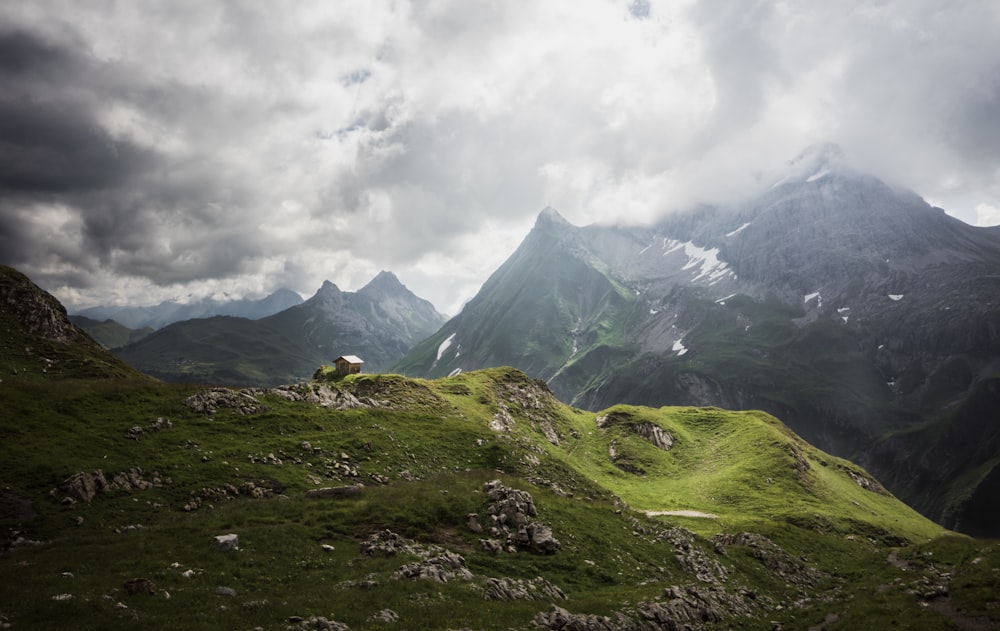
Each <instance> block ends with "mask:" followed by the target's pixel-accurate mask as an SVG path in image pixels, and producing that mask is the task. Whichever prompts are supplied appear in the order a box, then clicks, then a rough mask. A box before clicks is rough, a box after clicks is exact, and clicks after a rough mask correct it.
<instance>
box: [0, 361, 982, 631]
mask: <svg viewBox="0 0 1000 631" xmlns="http://www.w3.org/2000/svg"><path fill="white" fill-rule="evenodd" d="M4 386H6V384H4ZM42 393H44V396H39V395H40V394H42ZM0 398H2V404H3V405H4V409H7V410H13V411H15V412H16V414H17V416H18V418H19V419H21V422H20V423H18V424H16V425H13V424H11V423H9V422H8V421H4V423H3V426H2V438H3V440H2V443H0V444H2V445H3V447H0V449H2V452H3V453H2V454H0V455H2V459H0V471H2V476H3V479H4V480H9V481H11V483H10V484H9V485H8V486H7V488H6V489H5V491H4V492H3V495H2V502H3V505H4V511H3V513H2V514H3V515H4V517H3V518H2V521H3V523H2V524H0V526H2V527H3V532H5V533H7V538H6V541H5V544H4V553H3V555H2V556H0V564H2V566H3V572H2V576H4V579H3V580H2V581H0V602H3V603H4V606H3V611H2V612H0V615H2V616H3V619H4V621H5V622H6V623H8V624H11V625H12V628H25V627H28V628H34V627H41V626H49V627H51V626H60V625H61V624H63V623H64V621H65V620H67V619H68V618H72V619H73V621H74V622H73V624H74V628H80V629H87V628H94V629H97V628H101V629H113V628H134V626H135V625H136V624H141V625H143V626H146V627H154V628H185V629H213V628H257V627H259V628H265V629H285V628H289V627H291V628H295V629H318V628H352V629H362V628H396V627H399V628H410V629H441V628H463V627H464V628H476V629H509V628H519V629H521V628H539V627H541V628H550V629H559V628H566V625H576V626H570V627H569V628H581V629H597V628H605V629H671V628H676V627H675V626H674V625H688V626H689V627H690V628H692V629H700V628H770V625H771V624H772V621H778V622H780V623H781V624H783V625H785V626H784V628H806V627H808V626H812V625H825V626H824V628H827V629H831V630H832V629H851V628H857V626H858V625H860V624H869V625H872V624H873V625H876V626H890V625H891V624H892V623H893V621H894V622H895V623H896V624H898V625H901V626H903V627H904V628H914V627H920V628H927V629H947V628H953V626H952V625H954V624H956V621H958V622H963V621H969V620H971V621H975V622H976V624H981V625H989V624H991V622H990V620H991V616H992V617H993V618H992V620H993V621H994V623H1000V618H996V616H997V613H996V612H997V609H996V605H997V602H998V601H997V600H996V598H997V596H996V594H997V591H996V589H995V587H996V581H997V579H996V572H997V569H998V568H1000V550H998V549H996V547H995V546H991V545H988V544H986V543H984V542H977V541H975V540H971V539H967V538H964V537H958V536H955V535H950V534H948V533H947V532H946V531H944V530H943V529H941V528H940V527H938V526H936V525H934V524H933V523H931V522H929V521H927V520H926V519H924V518H922V517H920V516H919V515H917V514H916V513H915V512H913V511H912V510H911V509H909V508H907V507H906V506H905V505H903V504H902V503H900V502H899V501H898V500H896V499H894V498H893V497H891V496H890V495H889V494H887V493H886V492H885V491H884V490H883V489H882V488H881V487H880V486H879V484H878V483H877V481H875V480H874V479H872V478H871V477H870V476H869V475H868V474H867V473H865V472H864V470H862V469H860V468H859V467H857V466H855V465H852V464H851V463H849V462H846V461H843V460H840V459H838V458H834V457H832V456H829V455H826V454H824V453H822V452H820V451H819V450H816V449H815V448H813V447H811V446H809V445H808V444H806V443H804V442H803V441H802V440H801V439H799V438H798V437H796V436H795V435H794V434H792V433H791V432H790V431H789V430H788V429H787V428H785V427H784V426H783V425H782V424H781V423H780V422H778V421H777V420H776V419H774V418H773V417H770V416H768V415H766V414H763V413H759V412H726V411H723V410H719V409H712V408H708V409H699V408H662V409H652V408H642V407H635V406H615V407H612V408H610V409H608V410H604V411H602V412H600V413H597V414H595V413H591V412H584V411H581V410H578V409H573V408H570V407H567V406H565V405H564V404H561V403H559V402H558V401H557V400H556V399H555V398H554V397H553V396H552V395H551V393H550V392H549V391H548V389H547V388H546V387H545V385H544V384H543V383H540V382H537V381H535V380H532V379H530V378H528V377H527V376H525V375H524V374H523V373H520V372H518V371H515V370H512V369H493V370H489V371H480V372H475V373H466V374H462V375H459V376H457V377H453V378H448V379H440V380H435V381H424V380H411V379H406V378H403V377H399V376H393V375H357V376H352V377H349V378H347V379H345V380H343V381H334V382H329V381H319V382H312V383H306V384H300V385H297V386H284V387H280V388H275V389H270V390H244V391H236V390H225V389H213V390H200V389H198V388H194V387H189V386H169V385H163V384H152V383H147V384H144V385H143V384H137V383H136V384H134V385H129V386H127V387H124V388H122V387H118V388H115V389H113V390H110V389H107V388H102V387H100V384H99V383H91V384H86V383H83V382H73V383H71V384H63V385H62V386H60V387H59V388H55V389H53V388H52V387H51V386H45V385H43V384H37V383H36V384H23V385H22V386H21V387H19V388H11V387H2V388H0ZM5 418H9V417H5ZM39 427H44V431H37V430H36V429H34V428H39ZM80 444H86V445H90V446H92V447H93V448H91V449H86V450H80V449H78V448H76V447H75V445H80ZM42 454H44V456H43V455H42ZM230 535H235V537H236V539H232V538H231V537H229V536H230ZM220 538H221V539H220ZM231 546H235V548H233V549H229V548H230V547H231ZM336 625H343V626H336ZM600 625H604V626H600Z"/></svg>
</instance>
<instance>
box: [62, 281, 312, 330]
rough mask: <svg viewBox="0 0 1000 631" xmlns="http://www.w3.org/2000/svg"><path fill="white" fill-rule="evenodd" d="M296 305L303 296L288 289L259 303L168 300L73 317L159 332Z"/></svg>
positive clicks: (101, 309) (95, 309)
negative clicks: (197, 320) (176, 325)
mask: <svg viewBox="0 0 1000 631" xmlns="http://www.w3.org/2000/svg"><path fill="white" fill-rule="evenodd" d="M299 304H302V296H300V295H298V294H297V293H295V292H294V291H292V290H290V289H279V290H277V291H275V292H274V293H272V294H270V295H268V296H266V297H264V298H261V299H258V300H250V299H246V298H240V299H237V300H216V299H214V298H204V299H202V300H198V301H196V302H191V303H181V302H176V301H173V300H168V301H164V302H161V303H160V304H158V305H155V306H149V307H128V306H119V307H114V306H111V307H108V306H98V307H88V308H87V309H81V310H79V311H78V312H76V313H75V314H74V315H79V316H83V317H86V318H89V319H91V320H96V321H98V322H103V321H106V320H114V321H115V322H117V323H119V324H121V325H123V326H125V327H126V328H129V329H144V328H152V329H160V328H163V327H165V326H167V325H168V324H171V323H173V322H180V321H182V320H191V319H194V318H210V317H212V316H219V315H225V316H234V317H239V318H249V319H251V320H257V319H259V318H263V317H266V316H269V315H273V314H275V313H278V312H279V311H284V310H285V309H288V308H289V307H293V306H295V305H299Z"/></svg>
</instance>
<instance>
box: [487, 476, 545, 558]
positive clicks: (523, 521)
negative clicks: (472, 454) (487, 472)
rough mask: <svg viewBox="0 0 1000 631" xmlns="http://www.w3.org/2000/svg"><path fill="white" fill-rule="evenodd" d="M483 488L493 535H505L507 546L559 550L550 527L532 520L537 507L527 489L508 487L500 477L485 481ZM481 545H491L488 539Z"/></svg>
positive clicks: (535, 514)
mask: <svg viewBox="0 0 1000 631" xmlns="http://www.w3.org/2000/svg"><path fill="white" fill-rule="evenodd" d="M483 491H485V492H486V495H487V497H488V498H489V504H488V505H487V508H486V513H487V515H488V518H489V522H488V524H487V527H488V529H489V533H490V534H491V535H492V536H493V537H499V536H505V537H506V539H507V545H508V547H510V548H514V547H520V548H524V549H528V550H531V551H533V552H539V553H542V554H554V553H555V552H556V551H558V550H559V547H560V543H559V540H558V539H556V538H555V537H553V536H552V529H551V528H549V527H548V526H546V525H545V524H543V523H541V522H535V521H532V518H533V517H536V516H537V515H538V510H537V509H536V508H535V502H534V500H533V498H532V497H531V494H530V493H528V492H527V491H522V490H519V489H511V488H508V487H506V486H504V485H503V483H502V482H501V481H500V480H492V481H490V482H487V483H486V484H484V485H483ZM477 523H478V519H477ZM480 525H481V524H480ZM470 528H471V526H470ZM474 532H475V531H474ZM486 541H491V540H486ZM483 545H484V547H486V548H487V549H492V545H491V544H489V543H484V544H483Z"/></svg>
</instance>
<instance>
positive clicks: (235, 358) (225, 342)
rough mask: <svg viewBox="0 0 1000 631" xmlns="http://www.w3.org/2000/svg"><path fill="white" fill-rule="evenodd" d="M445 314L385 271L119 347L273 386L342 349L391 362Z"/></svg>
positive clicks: (178, 367)
mask: <svg viewBox="0 0 1000 631" xmlns="http://www.w3.org/2000/svg"><path fill="white" fill-rule="evenodd" d="M444 320H445V318H444V316H442V315H441V314H439V313H438V312H437V311H436V310H435V309H434V307H433V305H431V303H430V302H428V301H426V300H424V299H422V298H419V297H418V296H416V295H415V294H413V293H412V292H411V291H410V290H409V289H407V288H406V287H405V286H404V285H403V284H402V283H401V282H399V279H398V278H397V277H396V276H395V275H394V274H392V273H391V272H384V271H383V272H381V273H379V274H378V275H376V276H375V277H374V278H373V279H372V281H371V282H369V283H368V284H367V285H365V286H364V287H363V288H362V289H360V290H358V291H357V292H345V291H341V290H340V288H338V287H337V286H336V285H335V284H333V283H332V282H330V281H328V280H327V281H324V282H323V284H322V285H321V286H320V288H319V289H318V290H317V291H316V293H315V294H313V295H312V296H311V297H310V298H309V299H307V300H305V301H303V302H301V303H300V304H297V305H293V306H291V307H289V308H287V309H284V310H282V311H280V312H278V313H275V314H272V315H269V316H266V317H263V318H259V319H257V320H250V319H246V318H235V317H232V316H215V317H213V318H202V319H192V320H184V321H180V322H175V323H173V324H170V325H168V326H167V327H165V328H163V329H161V330H159V331H157V332H155V333H153V334H151V335H149V336H147V337H145V338H143V339H141V340H139V341H138V342H134V343H132V344H129V345H127V346H124V347H121V348H117V349H115V351H114V352H115V353H116V354H117V355H119V356H120V357H122V358H123V359H125V360H126V361H128V362H129V363H131V364H132V365H134V366H137V367H138V368H140V369H141V370H143V371H144V372H147V373H148V374H151V375H154V376H156V377H158V378H160V379H164V380H167V381H178V380H180V381H198V382H202V383H223V384H227V385H271V386H273V385H279V384H282V383H289V382H294V381H299V380H303V379H308V378H309V376H311V375H312V373H313V372H314V371H315V370H316V367H317V366H319V365H321V364H323V363H330V362H332V361H333V359H334V358H335V357H337V356H338V355H345V354H354V355H360V356H362V358H363V359H364V360H365V365H366V369H368V370H376V371H377V370H381V369H384V368H388V367H389V366H390V365H391V364H392V363H394V362H395V361H396V360H398V359H399V358H400V357H402V356H403V355H404V354H405V353H406V351H407V350H409V348H410V347H411V346H412V345H413V344H414V343H416V342H417V341H419V340H420V339H423V337H425V336H426V335H429V334H430V333H431V332H432V331H433V330H435V329H436V328H437V327H439V326H440V325H441V323H443V322H444Z"/></svg>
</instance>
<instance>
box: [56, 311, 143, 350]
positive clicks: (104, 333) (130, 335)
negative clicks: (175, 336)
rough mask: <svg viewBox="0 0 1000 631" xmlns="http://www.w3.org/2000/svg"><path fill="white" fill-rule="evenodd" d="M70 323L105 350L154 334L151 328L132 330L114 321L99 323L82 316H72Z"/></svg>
mask: <svg viewBox="0 0 1000 631" xmlns="http://www.w3.org/2000/svg"><path fill="white" fill-rule="evenodd" d="M69 319H70V321H71V322H72V323H73V324H75V325H77V326H78V327H80V328H81V329H83V330H84V331H86V332H87V335H89V336H90V337H92V338H94V340H95V341H96V342H97V343H98V344H100V345H101V346H103V347H104V348H109V349H110V348H120V347H122V346H127V345H128V344H132V343H133V342H138V341H139V340H141V339H142V338H144V337H146V336H147V335H149V334H151V333H152V332H153V329H152V328H150V327H143V328H141V329H130V328H128V327H127V326H124V325H122V324H119V323H118V322H115V321H114V320H110V319H109V320H104V321H103V322H99V321H97V320H92V319H91V318H88V317H86V316H82V315H71V316H70V317H69Z"/></svg>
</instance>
